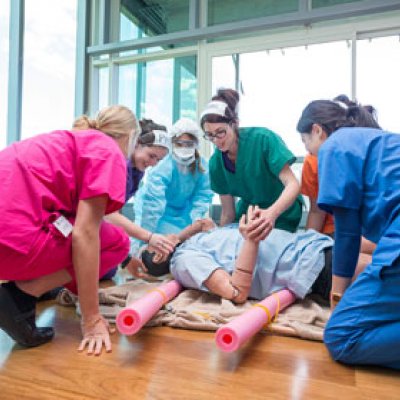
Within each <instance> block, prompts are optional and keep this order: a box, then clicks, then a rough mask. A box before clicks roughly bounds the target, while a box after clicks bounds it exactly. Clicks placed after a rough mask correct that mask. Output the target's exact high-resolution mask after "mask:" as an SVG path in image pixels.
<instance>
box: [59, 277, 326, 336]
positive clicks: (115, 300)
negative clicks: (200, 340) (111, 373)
mask: <svg viewBox="0 0 400 400" xmlns="http://www.w3.org/2000/svg"><path fill="white" fill-rule="evenodd" d="M159 285H160V282H151V283H150V282H146V281H143V280H140V279H138V280H135V281H132V282H130V283H126V284H123V285H119V286H112V287H108V288H105V289H100V291H99V302H100V312H101V314H102V315H104V317H106V318H107V319H108V320H109V321H110V322H115V318H116V316H117V314H118V312H119V311H120V310H121V309H122V308H123V307H125V305H126V304H130V303H132V302H133V301H134V300H136V299H138V298H140V297H141V296H143V295H145V294H146V293H147V292H148V291H149V290H150V289H152V288H155V287H157V286H159ZM58 302H59V303H60V304H63V305H74V304H75V303H77V298H76V296H74V295H72V294H71V293H70V292H68V291H66V290H64V291H62V292H61V293H60V294H59V296H58ZM254 303H256V301H247V302H246V303H245V304H242V305H235V304H233V303H232V302H231V301H229V300H225V299H221V298H220V297H219V296H215V295H213V294H210V293H204V292H200V291H198V290H184V291H183V292H182V293H180V294H179V296H177V297H176V298H175V299H173V300H172V301H170V302H169V303H168V304H166V305H165V306H164V307H163V308H162V309H161V310H160V311H159V312H158V313H157V314H156V315H155V316H154V317H153V318H152V319H151V320H150V321H149V322H148V324H147V325H146V326H161V325H166V326H171V327H175V328H185V329H196V330H206V331H215V330H217V329H218V328H219V327H220V326H221V325H224V324H226V323H228V322H229V321H231V320H232V319H233V318H235V317H237V316H239V315H240V314H242V313H243V312H244V311H245V310H247V309H248V308H250V307H251V306H252V305H253V304H254ZM77 309H78V313H79V307H78V305H77ZM329 313H330V312H329V309H328V308H327V307H322V306H321V305H319V304H318V303H317V302H316V301H314V300H313V299H311V298H306V299H305V300H302V301H297V302H296V303H295V304H293V305H292V306H290V307H288V308H287V309H286V310H284V311H282V312H281V313H280V314H279V316H278V318H277V319H276V321H275V322H273V323H272V324H270V325H269V326H268V327H267V330H269V331H272V332H274V333H278V334H282V335H286V336H297V337H301V338H304V339H311V340H319V341H322V335H323V329H324V326H325V323H326V321H327V320H328V318H329Z"/></svg>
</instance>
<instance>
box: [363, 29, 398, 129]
mask: <svg viewBox="0 0 400 400" xmlns="http://www.w3.org/2000/svg"><path fill="white" fill-rule="evenodd" d="M399 71H400V39H399V36H388V37H381V38H374V39H371V40H358V41H357V86H356V88H357V99H358V101H360V102H361V103H362V104H370V105H372V106H374V107H375V108H376V109H377V113H378V121H379V124H380V125H381V126H382V128H383V129H386V130H390V131H392V132H398V133H400V119H399V104H400V74H399Z"/></svg>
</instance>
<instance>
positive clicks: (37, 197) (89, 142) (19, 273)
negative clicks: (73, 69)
mask: <svg viewBox="0 0 400 400" xmlns="http://www.w3.org/2000/svg"><path fill="white" fill-rule="evenodd" d="M74 128H75V129H74V130H72V131H66V130H63V131H54V132H51V133H48V134H42V135H38V136H35V137H33V138H30V139H27V140H24V141H21V142H17V143H14V144H12V145H11V146H9V147H8V148H6V149H5V150H3V151H1V152H0V181H1V185H0V209H1V212H2V217H1V218H0V279H1V280H8V281H9V282H7V283H4V284H2V285H1V286H0V328H1V329H3V330H4V331H5V332H7V333H8V334H9V335H10V336H11V337H12V338H13V339H14V340H15V341H16V342H18V343H19V344H20V345H23V346H27V347H33V346H38V345H41V344H43V343H45V342H47V341H49V340H51V339H52V337H53V335H54V331H53V329H52V328H41V327H37V326H36V323H35V307H36V299H37V297H39V296H40V295H42V294H43V293H45V292H47V291H49V290H50V289H53V288H55V287H57V286H62V285H64V286H66V287H68V288H69V289H70V290H72V291H74V292H76V293H78V294H79V301H80V306H81V311H82V322H81V326H82V334H83V340H82V342H81V345H80V346H79V350H84V349H85V348H86V346H87V348H88V353H89V354H92V353H94V354H96V355H97V354H100V353H101V350H102V348H103V346H104V347H105V349H106V351H111V343H110V337H109V326H108V324H107V322H106V321H105V320H104V319H103V317H102V316H101V315H100V313H99V306H98V295H97V291H98V281H99V277H101V276H102V275H104V274H105V273H106V272H107V271H108V270H109V269H111V268H112V267H114V266H115V265H117V264H118V263H120V262H121V261H122V260H124V259H125V258H126V256H127V254H128V251H129V239H128V236H127V235H126V233H124V231H123V230H122V229H121V228H119V227H117V226H115V225H112V224H110V223H107V222H105V221H104V219H103V217H104V215H106V214H109V213H112V212H114V211H116V210H118V209H120V208H121V207H122V205H123V204H124V202H125V187H126V159H127V157H129V155H130V154H129V153H130V152H131V150H132V147H133V146H132V143H133V141H134V140H133V139H134V137H135V135H136V118H135V116H134V114H133V113H132V111H130V110H129V109H128V108H126V107H124V106H111V107H107V108H105V109H103V110H102V111H100V112H99V114H98V115H97V117H96V119H94V120H92V119H89V118H88V117H86V116H82V117H80V118H78V119H77V120H76V121H75V123H74Z"/></svg>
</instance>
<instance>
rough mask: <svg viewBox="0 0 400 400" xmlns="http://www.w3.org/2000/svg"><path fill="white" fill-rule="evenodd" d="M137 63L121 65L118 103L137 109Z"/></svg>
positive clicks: (134, 110)
mask: <svg viewBox="0 0 400 400" xmlns="http://www.w3.org/2000/svg"><path fill="white" fill-rule="evenodd" d="M137 68H138V66H137V64H129V65H120V67H119V75H118V79H119V81H118V104H123V105H125V106H127V107H129V108H130V109H131V110H133V112H135V113H137V110H136V81H137Z"/></svg>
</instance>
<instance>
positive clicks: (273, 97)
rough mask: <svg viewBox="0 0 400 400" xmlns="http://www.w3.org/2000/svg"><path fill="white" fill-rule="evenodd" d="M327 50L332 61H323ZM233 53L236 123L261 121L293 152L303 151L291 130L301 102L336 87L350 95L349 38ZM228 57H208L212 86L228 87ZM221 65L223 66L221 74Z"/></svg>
mask: <svg viewBox="0 0 400 400" xmlns="http://www.w3.org/2000/svg"><path fill="white" fill-rule="evenodd" d="M332 54H334V55H335V57H334V62H327V61H326V60H331V59H332ZM238 57H239V61H238V68H239V69H238V71H239V82H240V91H241V93H240V94H241V100H240V103H239V119H240V125H241V126H265V127H267V128H269V129H271V130H272V131H274V132H276V133H277V134H278V135H280V136H281V137H282V138H283V140H284V141H285V142H286V144H287V146H288V147H289V148H290V149H291V150H292V151H293V153H294V154H295V155H298V156H303V155H305V154H306V150H305V148H304V145H303V143H302V142H301V138H300V135H299V133H298V132H297V131H296V124H297V121H298V119H299V117H300V114H301V112H302V110H303V109H304V107H305V106H306V105H307V104H308V103H309V102H310V101H311V100H315V99H321V98H323V99H331V98H333V97H335V96H337V95H338V94H342V93H344V94H347V95H349V96H350V91H351V79H350V78H351V48H350V46H349V44H348V43H347V42H346V41H340V42H331V43H324V44H315V45H310V46H306V47H305V46H299V47H291V48H286V49H282V50H280V49H277V50H271V51H259V52H253V53H242V54H239V55H238ZM233 60H234V59H233V58H232V57H221V59H220V60H218V59H217V60H215V62H213V86H214V88H215V89H216V88H218V87H221V86H225V87H226V86H228V87H229V83H230V82H232V80H233V79H232V78H233V75H234V74H233V72H234V71H232V70H233V66H234V63H233ZM224 62H225V64H226V67H224V66H223V63H224ZM214 66H216V67H218V68H217V69H216V74H217V75H214ZM294 69H295V70H294ZM223 71H226V74H225V76H224V75H223ZM215 77H222V79H221V80H218V79H215ZM226 83H228V85H226ZM230 87H234V86H230Z"/></svg>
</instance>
